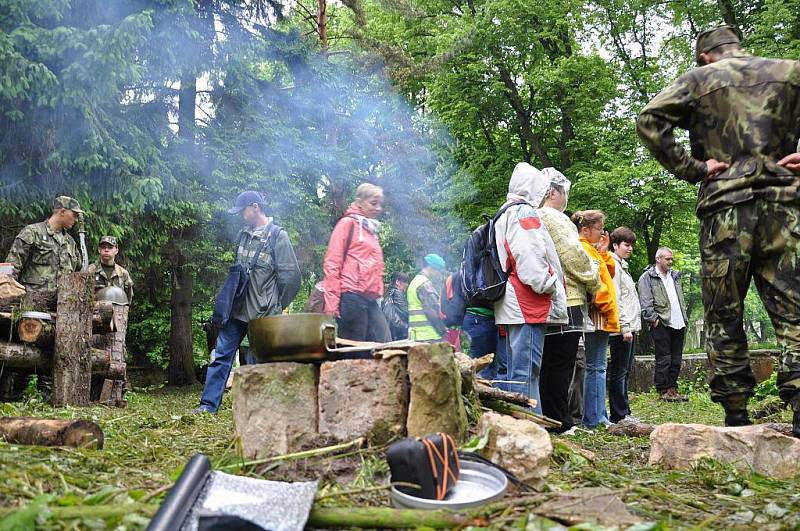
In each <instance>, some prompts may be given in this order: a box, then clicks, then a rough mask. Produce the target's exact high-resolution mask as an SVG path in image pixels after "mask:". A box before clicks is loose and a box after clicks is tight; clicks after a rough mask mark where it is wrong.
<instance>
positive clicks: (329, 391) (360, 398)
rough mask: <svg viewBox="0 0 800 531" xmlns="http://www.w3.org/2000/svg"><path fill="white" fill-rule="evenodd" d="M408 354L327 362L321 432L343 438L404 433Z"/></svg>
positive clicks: (321, 377) (385, 438)
mask: <svg viewBox="0 0 800 531" xmlns="http://www.w3.org/2000/svg"><path fill="white" fill-rule="evenodd" d="M405 361H406V360H405V359H404V357H400V356H395V357H392V358H389V359H388V360H368V359H366V360H341V361H330V362H325V363H323V364H322V366H321V367H320V375H319V432H320V435H323V436H329V437H333V438H334V439H337V440H340V441H351V440H353V439H355V438H357V437H361V436H366V437H368V438H369V439H371V440H375V441H376V442H385V441H388V440H389V439H390V438H391V437H392V436H396V435H401V436H402V435H404V434H405V424H406V415H407V413H408V374H407V372H406V367H405Z"/></svg>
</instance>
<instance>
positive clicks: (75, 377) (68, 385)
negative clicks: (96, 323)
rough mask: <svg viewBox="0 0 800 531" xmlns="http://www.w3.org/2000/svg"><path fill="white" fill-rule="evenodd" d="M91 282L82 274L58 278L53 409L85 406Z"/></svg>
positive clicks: (89, 369) (89, 374)
mask: <svg viewBox="0 0 800 531" xmlns="http://www.w3.org/2000/svg"><path fill="white" fill-rule="evenodd" d="M93 288H94V282H92V281H91V279H90V278H89V276H88V274H86V273H70V274H67V275H62V276H61V278H59V279H58V311H57V318H56V339H55V347H54V349H53V392H52V394H51V400H52V402H53V405H54V406H64V405H76V406H83V405H86V404H88V403H89V397H90V388H91V385H92V360H91V339H92V312H91V311H89V310H90V308H92V306H91V304H92V301H93V299H94V289H93Z"/></svg>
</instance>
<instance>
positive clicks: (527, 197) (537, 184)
mask: <svg viewBox="0 0 800 531" xmlns="http://www.w3.org/2000/svg"><path fill="white" fill-rule="evenodd" d="M549 189H550V177H548V176H547V175H545V174H544V173H543V172H541V171H539V170H537V169H536V168H534V167H533V166H531V165H530V164H528V163H527V162H520V163H519V164H517V165H516V167H515V168H514V172H513V173H512V174H511V180H510V181H509V183H508V194H507V195H506V200H507V201H519V200H520V199H522V200H523V201H526V202H527V203H528V204H530V205H531V206H532V207H534V208H539V206H540V205H541V204H542V200H543V199H544V196H545V194H547V190H549Z"/></svg>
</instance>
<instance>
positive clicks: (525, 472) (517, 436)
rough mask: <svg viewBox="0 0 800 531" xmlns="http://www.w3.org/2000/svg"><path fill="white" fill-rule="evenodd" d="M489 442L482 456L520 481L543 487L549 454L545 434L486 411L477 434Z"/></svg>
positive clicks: (550, 449)
mask: <svg viewBox="0 0 800 531" xmlns="http://www.w3.org/2000/svg"><path fill="white" fill-rule="evenodd" d="M487 431H488V432H489V438H488V441H487V443H486V446H485V447H484V449H483V451H482V452H481V453H482V454H483V456H484V457H485V458H487V459H489V460H491V461H493V462H495V463H497V464H498V465H500V466H502V467H504V468H506V469H508V470H509V471H510V472H512V473H513V474H514V475H515V476H517V477H518V478H519V479H520V480H522V481H524V482H526V483H528V484H530V485H532V486H534V487H540V486H542V485H543V484H544V480H545V478H546V477H547V473H548V471H549V465H550V456H551V455H552V453H553V444H552V442H551V441H550V434H549V433H547V430H545V429H544V428H542V427H541V426H539V425H538V424H536V423H535V422H531V421H529V420H522V419H515V418H514V417H510V416H508V415H502V414H500V413H495V412H494V411H486V412H484V413H483V415H481V420H480V422H479V423H478V434H479V435H480V436H481V437H483V436H485V435H486V432H487Z"/></svg>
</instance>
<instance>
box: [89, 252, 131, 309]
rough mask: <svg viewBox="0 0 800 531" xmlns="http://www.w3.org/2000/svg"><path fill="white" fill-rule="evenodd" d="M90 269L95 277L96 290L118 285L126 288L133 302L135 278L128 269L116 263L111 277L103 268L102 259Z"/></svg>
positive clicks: (90, 272) (126, 292)
mask: <svg viewBox="0 0 800 531" xmlns="http://www.w3.org/2000/svg"><path fill="white" fill-rule="evenodd" d="M88 271H89V274H90V275H92V276H93V277H94V289H95V291H96V290H98V289H102V288H105V287H106V286H116V287H118V288H122V289H124V290H125V295H127V296H128V303H131V302H133V279H132V278H131V274H130V273H128V270H127V269H125V268H124V267H122V266H121V265H119V264H114V272H113V273H111V278H109V277H108V275H107V274H106V271H105V269H103V264H102V263H101V262H100V260H97V261H96V262H95V263H93V264H91V265H90V266H89V269H88Z"/></svg>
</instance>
